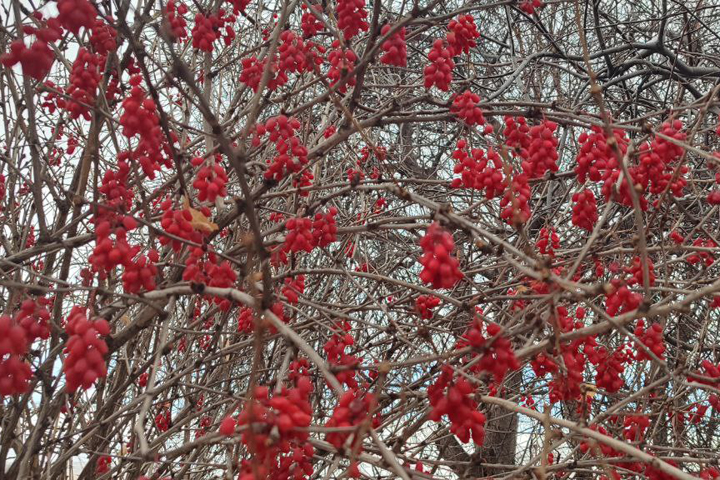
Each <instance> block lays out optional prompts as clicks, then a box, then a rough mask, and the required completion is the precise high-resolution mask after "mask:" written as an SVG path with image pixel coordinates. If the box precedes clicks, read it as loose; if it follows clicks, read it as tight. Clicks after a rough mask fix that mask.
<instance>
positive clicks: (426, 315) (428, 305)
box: [415, 295, 440, 320]
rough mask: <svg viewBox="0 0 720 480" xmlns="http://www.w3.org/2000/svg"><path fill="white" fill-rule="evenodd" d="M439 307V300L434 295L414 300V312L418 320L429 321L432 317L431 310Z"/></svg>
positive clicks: (422, 296)
mask: <svg viewBox="0 0 720 480" xmlns="http://www.w3.org/2000/svg"><path fill="white" fill-rule="evenodd" d="M438 305H440V299H439V298H438V297H436V296H434V295H420V296H418V297H417V298H416V299H415V311H416V312H417V313H418V315H420V318H423V319H425V320H429V319H431V318H432V317H433V311H432V309H433V308H435V307H437V306H438Z"/></svg>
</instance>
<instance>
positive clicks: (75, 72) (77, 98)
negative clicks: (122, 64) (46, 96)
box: [66, 48, 105, 120]
mask: <svg viewBox="0 0 720 480" xmlns="http://www.w3.org/2000/svg"><path fill="white" fill-rule="evenodd" d="M104 64H105V57H103V56H101V55H95V54H93V53H91V52H89V51H88V50H86V49H84V48H83V49H80V51H79V52H78V56H77V58H76V59H75V62H74V63H73V66H72V69H71V70H70V84H69V85H68V86H67V88H66V93H67V95H68V96H69V97H70V100H69V101H68V102H67V110H68V112H70V117H71V118H73V119H75V118H78V117H80V116H82V117H83V118H84V119H85V120H90V109H91V108H92V107H93V106H94V105H95V95H96V93H97V88H98V85H99V84H100V79H101V78H102V69H103V67H104Z"/></svg>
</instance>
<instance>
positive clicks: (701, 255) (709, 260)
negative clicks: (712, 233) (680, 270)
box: [687, 238, 717, 267]
mask: <svg viewBox="0 0 720 480" xmlns="http://www.w3.org/2000/svg"><path fill="white" fill-rule="evenodd" d="M692 244H693V247H701V248H709V249H714V248H717V244H716V243H715V241H714V240H712V239H711V238H698V239H695V241H694V242H693V243H692ZM687 261H688V263H689V264H690V265H697V264H698V263H700V262H701V261H702V262H703V263H704V264H705V266H706V267H710V266H711V265H712V264H713V263H715V257H713V255H712V253H711V252H708V251H704V250H701V251H698V252H695V253H693V254H692V255H689V256H688V257H687Z"/></svg>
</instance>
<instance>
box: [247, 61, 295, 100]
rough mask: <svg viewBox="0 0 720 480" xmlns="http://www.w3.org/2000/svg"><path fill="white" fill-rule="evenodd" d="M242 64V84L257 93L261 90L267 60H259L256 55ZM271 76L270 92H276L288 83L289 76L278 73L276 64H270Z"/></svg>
mask: <svg viewBox="0 0 720 480" xmlns="http://www.w3.org/2000/svg"><path fill="white" fill-rule="evenodd" d="M240 63H241V64H242V71H241V72H240V82H242V83H244V84H245V85H247V86H248V87H250V88H252V89H253V91H254V92H257V90H258V88H260V81H261V80H262V76H263V72H264V71H265V65H266V64H267V58H264V59H262V60H258V58H257V57H256V56H255V55H252V56H250V57H246V58H243V59H242V60H241V61H240ZM270 74H271V76H270V80H269V81H268V85H267V86H268V88H269V89H270V90H275V89H277V88H278V87H280V86H282V85H285V83H286V82H287V81H288V78H287V75H285V73H284V72H283V71H278V67H277V63H276V62H273V63H271V64H270Z"/></svg>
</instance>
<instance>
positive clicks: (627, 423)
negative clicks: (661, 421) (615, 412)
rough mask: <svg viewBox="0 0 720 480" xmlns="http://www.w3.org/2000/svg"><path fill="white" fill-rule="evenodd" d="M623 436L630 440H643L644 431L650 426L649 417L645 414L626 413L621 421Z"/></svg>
mask: <svg viewBox="0 0 720 480" xmlns="http://www.w3.org/2000/svg"><path fill="white" fill-rule="evenodd" d="M623 427H624V429H623V436H624V437H625V439H626V440H628V441H630V442H640V443H642V442H643V441H644V440H645V432H646V431H647V429H648V428H649V427H650V419H649V418H648V416H647V415H626V416H625V420H624V422H623Z"/></svg>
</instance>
